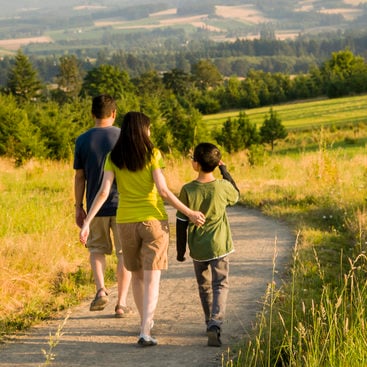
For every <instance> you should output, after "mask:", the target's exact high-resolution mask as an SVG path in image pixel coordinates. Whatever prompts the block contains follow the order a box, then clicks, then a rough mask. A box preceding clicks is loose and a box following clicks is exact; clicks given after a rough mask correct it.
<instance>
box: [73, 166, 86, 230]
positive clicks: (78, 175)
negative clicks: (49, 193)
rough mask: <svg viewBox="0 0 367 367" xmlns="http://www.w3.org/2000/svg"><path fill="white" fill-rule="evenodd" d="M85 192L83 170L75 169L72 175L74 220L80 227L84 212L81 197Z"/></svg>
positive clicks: (82, 197)
mask: <svg viewBox="0 0 367 367" xmlns="http://www.w3.org/2000/svg"><path fill="white" fill-rule="evenodd" d="M84 192H85V174H84V170H82V169H77V170H75V177H74V197H75V222H76V224H77V226H78V227H79V228H81V227H82V225H83V222H84V219H85V217H86V215H87V214H86V212H85V210H84V209H83V199H84Z"/></svg>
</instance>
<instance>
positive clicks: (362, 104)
mask: <svg viewBox="0 0 367 367" xmlns="http://www.w3.org/2000/svg"><path fill="white" fill-rule="evenodd" d="M273 110H274V111H275V112H276V113H277V114H278V117H279V118H280V119H281V121H282V124H283V125H284V126H285V127H286V128H287V129H289V130H309V129H313V128H316V127H320V126H340V125H347V124H357V123H360V122H367V96H366V95H362V96H356V97H345V98H335V99H323V100H315V101H309V102H297V103H291V104H285V105H275V106H273ZM239 112H240V111H238V110H237V111H228V112H224V113H219V114H215V115H206V116H204V117H203V124H204V125H205V127H206V128H207V129H215V128H218V127H221V126H222V124H223V123H224V122H225V121H226V120H227V119H228V118H237V117H238V115H239ZM242 112H245V113H246V114H247V115H248V116H249V118H250V121H251V123H254V124H256V125H257V126H261V124H262V123H263V121H264V119H265V116H266V115H268V114H269V107H261V108H254V109H249V110H243V111H242Z"/></svg>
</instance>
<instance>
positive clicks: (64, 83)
mask: <svg viewBox="0 0 367 367" xmlns="http://www.w3.org/2000/svg"><path fill="white" fill-rule="evenodd" d="M57 83H58V87H59V90H61V91H63V92H64V93H65V95H66V97H68V98H72V99H73V98H76V97H77V96H78V95H79V93H80V90H81V88H82V83H83V76H82V70H81V66H80V62H79V61H78V59H77V58H76V57H75V55H70V56H69V55H68V56H62V57H61V58H60V70H59V74H58V76H57Z"/></svg>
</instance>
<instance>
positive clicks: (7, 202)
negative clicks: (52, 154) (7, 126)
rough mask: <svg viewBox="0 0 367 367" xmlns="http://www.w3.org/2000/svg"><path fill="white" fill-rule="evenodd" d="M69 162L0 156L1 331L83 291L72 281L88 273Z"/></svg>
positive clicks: (64, 303)
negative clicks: (20, 162) (17, 163)
mask: <svg viewBox="0 0 367 367" xmlns="http://www.w3.org/2000/svg"><path fill="white" fill-rule="evenodd" d="M71 167H72V166H71V165H70V164H65V163H55V162H29V163H28V164H27V165H26V166H24V167H22V168H15V167H14V165H13V164H12V162H10V161H8V160H5V159H1V160H0V172H1V173H0V203H1V206H0V217H1V218H2V221H1V222H0V269H1V270H0V284H1V287H0V336H1V334H4V333H6V332H8V331H13V330H16V329H21V328H23V327H26V326H29V325H30V324H31V323H32V322H33V321H34V320H37V319H42V318H44V317H47V316H49V315H50V313H52V312H55V311H57V310H59V309H62V308H64V307H67V305H68V304H69V303H70V302H75V301H76V300H77V299H79V300H80V298H82V297H83V296H85V293H84V291H83V290H82V287H79V289H77V287H76V285H75V284H76V282H75V277H79V278H84V283H85V284H86V285H87V284H88V283H89V282H88V281H89V278H90V275H89V270H88V269H89V267H88V255H87V252H86V250H85V248H84V247H82V246H81V245H80V244H79V243H78V241H77V239H78V230H77V228H76V226H75V224H74V208H73V171H72V168H71ZM79 283H82V282H81V279H79ZM81 286H82V284H81ZM87 288H88V286H87ZM89 291H90V290H89Z"/></svg>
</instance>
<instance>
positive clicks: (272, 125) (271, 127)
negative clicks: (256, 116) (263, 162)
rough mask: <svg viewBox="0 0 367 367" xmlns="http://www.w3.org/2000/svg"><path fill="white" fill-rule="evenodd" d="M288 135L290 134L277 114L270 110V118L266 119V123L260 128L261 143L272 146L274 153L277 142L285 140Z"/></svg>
mask: <svg viewBox="0 0 367 367" xmlns="http://www.w3.org/2000/svg"><path fill="white" fill-rule="evenodd" d="M287 135H288V133H287V131H286V129H285V127H284V126H283V124H282V121H281V120H280V118H279V117H278V116H277V113H276V112H275V111H273V109H272V108H270V116H267V117H266V118H265V120H264V123H263V124H262V126H261V127H260V137H261V141H262V142H263V143H268V144H270V145H271V150H272V151H273V149H274V142H275V140H277V139H284V138H285V137H286V136H287Z"/></svg>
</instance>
